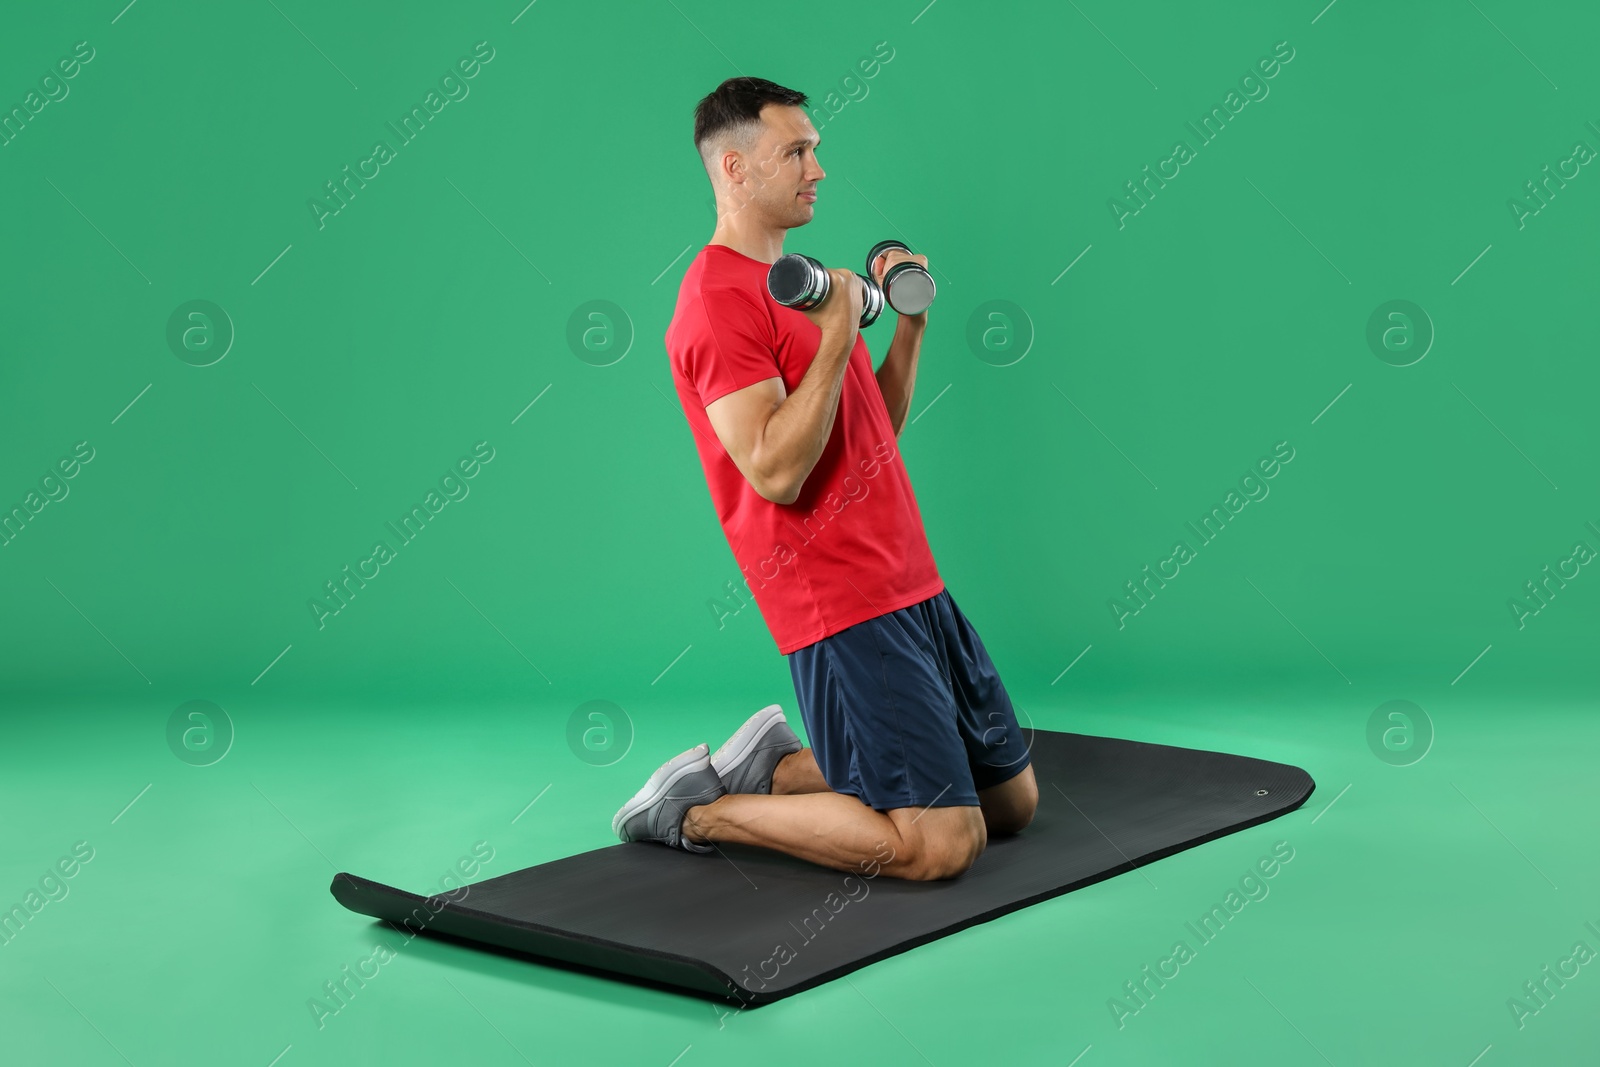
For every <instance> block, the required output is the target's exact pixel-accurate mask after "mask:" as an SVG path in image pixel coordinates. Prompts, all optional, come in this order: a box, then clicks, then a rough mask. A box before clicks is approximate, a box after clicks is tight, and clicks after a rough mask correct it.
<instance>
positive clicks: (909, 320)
mask: <svg viewBox="0 0 1600 1067" xmlns="http://www.w3.org/2000/svg"><path fill="white" fill-rule="evenodd" d="M927 326H928V317H927V313H926V312H924V313H923V314H921V315H901V316H900V321H899V323H898V324H897V325H896V326H895V329H894V340H893V341H891V342H890V343H889V354H888V355H886V356H884V357H883V363H882V364H881V365H880V366H879V367H878V370H877V378H878V391H879V392H881V393H883V403H884V406H885V407H887V408H888V409H889V424H890V425H891V426H893V427H894V435H895V436H896V437H899V436H900V431H901V429H902V428H904V426H905V424H906V413H907V412H909V411H910V410H911V393H912V391H913V389H914V388H915V386H916V382H917V357H918V355H919V354H920V353H921V351H922V336H923V333H924V331H925V330H926V329H927Z"/></svg>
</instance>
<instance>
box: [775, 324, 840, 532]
mask: <svg viewBox="0 0 1600 1067" xmlns="http://www.w3.org/2000/svg"><path fill="white" fill-rule="evenodd" d="M855 343H856V334H855V332H854V331H844V330H840V331H838V332H830V331H827V330H824V331H823V334H822V341H821V344H820V345H818V347H817V354H816V357H815V358H814V359H812V361H811V366H810V367H809V368H807V370H806V373H805V376H804V377H803V378H801V379H800V384H799V385H798V386H797V387H796V388H795V391H794V392H792V393H790V394H789V395H788V396H786V397H784V399H783V403H781V404H779V405H778V407H777V409H776V410H775V411H774V412H773V413H772V415H771V416H770V417H769V418H768V419H767V423H766V427H765V428H764V429H763V430H762V433H761V443H760V446H759V447H760V451H761V463H762V466H763V468H764V469H765V470H766V471H767V472H768V476H769V478H770V479H771V482H772V484H773V485H775V486H779V487H781V488H780V489H779V492H780V493H782V494H783V495H784V496H786V497H787V498H788V499H787V500H785V501H784V502H785V503H789V502H792V500H793V498H794V497H796V496H798V495H799V494H800V487H801V486H802V485H803V484H804V483H805V480H806V477H807V476H808V475H810V473H811V469H812V468H813V467H815V466H816V465H817V460H818V459H819V458H821V456H822V450H823V448H824V447H826V446H827V444H828V438H829V437H830V436H831V435H832V434H833V422H834V418H835V417H836V416H837V414H838V412H839V395H840V393H841V392H842V391H843V386H844V369H845V367H846V366H847V365H848V364H849V362H850V352H851V350H852V349H853V348H854V347H855Z"/></svg>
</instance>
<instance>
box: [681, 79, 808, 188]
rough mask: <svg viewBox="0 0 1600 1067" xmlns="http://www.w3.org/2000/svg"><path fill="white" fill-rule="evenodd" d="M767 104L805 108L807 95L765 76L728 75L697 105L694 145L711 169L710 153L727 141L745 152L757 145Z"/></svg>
mask: <svg viewBox="0 0 1600 1067" xmlns="http://www.w3.org/2000/svg"><path fill="white" fill-rule="evenodd" d="M768 104H782V105H793V106H795V107H804V106H805V105H806V94H805V93H802V92H796V91H795V90H794V89H785V88H784V87H783V86H781V85H778V84H777V83H775V82H769V81H767V80H766V79H765V78H729V79H728V80H727V81H725V82H723V83H722V84H721V85H719V86H717V87H716V88H715V89H713V90H711V92H709V93H707V94H706V95H705V97H704V98H703V99H702V100H701V101H700V103H699V104H698V105H696V106H695V109H694V147H695V150H696V151H698V152H699V153H700V159H701V161H702V162H704V163H705V164H706V169H707V170H708V171H709V170H711V160H710V155H711V153H713V152H714V151H716V150H717V149H718V148H719V147H720V146H721V145H722V143H723V142H724V141H731V142H732V144H733V146H734V147H737V148H740V149H742V150H746V151H747V150H749V148H750V147H751V146H752V145H754V144H755V141H756V138H757V136H759V133H760V130H761V109H762V108H763V107H766V106H767V105H768Z"/></svg>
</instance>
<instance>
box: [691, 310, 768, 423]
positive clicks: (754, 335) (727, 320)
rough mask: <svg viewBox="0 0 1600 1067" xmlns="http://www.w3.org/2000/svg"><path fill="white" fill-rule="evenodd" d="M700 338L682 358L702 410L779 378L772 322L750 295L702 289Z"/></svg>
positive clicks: (697, 338) (696, 338) (695, 339)
mask: <svg viewBox="0 0 1600 1067" xmlns="http://www.w3.org/2000/svg"><path fill="white" fill-rule="evenodd" d="M700 305H701V307H702V309H703V310H704V312H705V318H704V320H703V327H702V330H701V331H700V333H699V335H698V336H697V337H695V338H694V340H693V342H692V343H691V344H690V345H689V346H688V347H687V349H686V351H685V352H684V359H683V369H684V373H685V374H686V376H687V377H688V378H689V380H690V381H691V382H693V383H694V387H695V390H696V392H698V393H699V394H700V403H701V406H704V405H707V404H710V403H711V402H712V401H713V400H716V399H717V398H718V397H721V396H726V395H727V394H728V393H731V392H734V391H735V390H738V389H743V388H745V387H746V386H750V385H754V384H756V383H757V382H760V381H765V380H766V379H768V378H778V377H781V376H782V371H781V370H780V369H779V367H778V357H777V353H776V351H775V348H776V346H775V344H774V338H773V334H772V319H771V318H770V317H769V316H768V315H767V311H766V309H765V308H763V307H762V306H761V305H760V304H758V303H756V302H755V300H753V299H752V298H751V296H750V294H749V293H746V292H743V291H742V290H739V289H705V290H702V291H701V293H700Z"/></svg>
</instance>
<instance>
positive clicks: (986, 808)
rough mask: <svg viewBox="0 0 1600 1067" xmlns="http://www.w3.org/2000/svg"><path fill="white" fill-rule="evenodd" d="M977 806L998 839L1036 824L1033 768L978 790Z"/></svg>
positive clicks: (1029, 767)
mask: <svg viewBox="0 0 1600 1067" xmlns="http://www.w3.org/2000/svg"><path fill="white" fill-rule="evenodd" d="M799 754H800V753H798V752H796V753H795V755H796V756H798V755H799ZM978 804H979V806H981V807H982V808H983V821H984V823H985V825H987V826H988V828H989V833H991V834H993V835H994V836H995V837H1001V836H1004V835H1007V834H1014V833H1017V832H1018V831H1019V830H1022V829H1023V828H1024V827H1026V826H1027V825H1028V824H1029V823H1030V822H1032V821H1033V812H1034V809H1035V808H1037V807H1038V806H1039V784H1038V782H1037V781H1036V780H1035V779H1034V777H1033V764H1031V763H1030V764H1028V765H1027V766H1026V767H1024V768H1022V770H1021V772H1020V773H1018V774H1015V775H1012V776H1011V777H1010V778H1008V779H1006V780H1005V781H1003V782H1001V783H1000V784H999V785H991V786H990V787H989V788H987V789H980V790H978Z"/></svg>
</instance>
